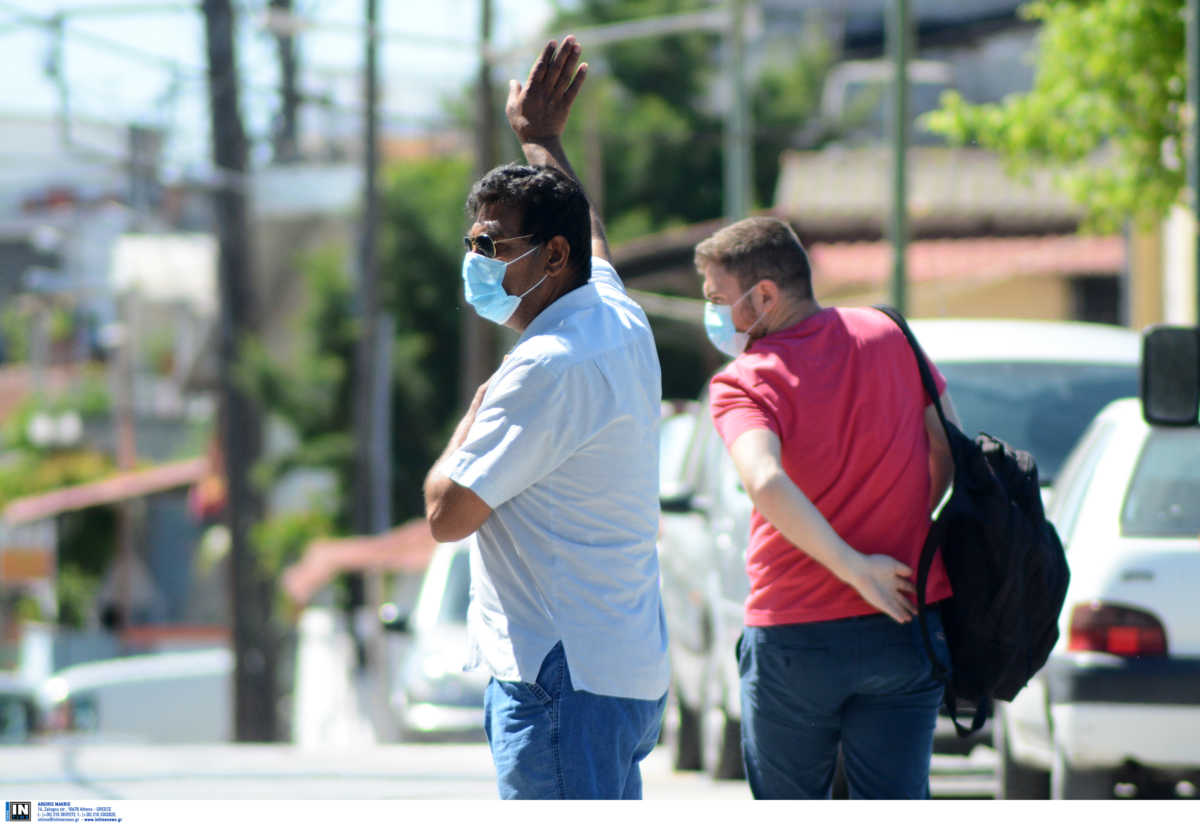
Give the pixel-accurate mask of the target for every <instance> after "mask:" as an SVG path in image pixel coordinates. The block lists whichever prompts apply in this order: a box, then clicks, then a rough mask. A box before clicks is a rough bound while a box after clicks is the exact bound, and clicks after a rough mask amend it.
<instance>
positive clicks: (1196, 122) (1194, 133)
mask: <svg viewBox="0 0 1200 824" xmlns="http://www.w3.org/2000/svg"><path fill="white" fill-rule="evenodd" d="M1187 67H1188V72H1187V75H1188V87H1187V97H1188V108H1189V109H1191V114H1192V118H1191V135H1190V137H1191V146H1190V147H1189V150H1188V185H1189V187H1190V188H1191V190H1192V218H1193V221H1192V231H1193V238H1194V241H1193V242H1194V243H1195V251H1194V254H1193V258H1194V263H1193V272H1192V288H1193V289H1194V290H1195V299H1196V306H1195V312H1196V323H1197V324H1200V0H1188V3H1187Z"/></svg>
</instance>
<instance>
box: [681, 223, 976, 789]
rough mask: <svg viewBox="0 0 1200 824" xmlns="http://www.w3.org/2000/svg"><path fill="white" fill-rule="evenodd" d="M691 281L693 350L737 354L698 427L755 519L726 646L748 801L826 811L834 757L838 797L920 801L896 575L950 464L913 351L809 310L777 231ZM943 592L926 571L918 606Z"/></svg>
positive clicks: (914, 692) (720, 237)
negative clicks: (839, 766) (795, 803)
mask: <svg viewBox="0 0 1200 824" xmlns="http://www.w3.org/2000/svg"><path fill="white" fill-rule="evenodd" d="M696 267H697V269H698V270H699V271H700V274H701V275H702V276H703V279H704V297H705V299H706V300H707V301H708V304H707V305H706V307H705V327H706V329H707V331H708V334H709V338H710V339H711V340H712V342H713V344H714V345H716V346H717V348H719V349H721V350H722V351H724V352H726V353H727V354H729V355H731V356H732V357H733V358H734V360H733V361H732V362H731V363H730V364H728V365H727V366H726V367H725V369H723V370H722V371H721V372H719V373H718V374H717V375H716V376H715V377H713V379H712V382H711V385H710V388H709V403H710V406H711V411H712V416H713V421H714V423H715V424H716V427H717V430H718V432H720V434H721V437H722V439H723V440H724V441H725V444H726V446H727V448H728V449H729V452H730V455H731V456H732V458H733V462H734V464H735V466H736V467H737V471H738V474H739V476H740V477H741V480H742V483H743V485H744V486H745V488H746V491H747V492H748V493H749V495H750V498H751V500H752V501H753V504H754V512H753V515H752V517H751V525H750V546H749V549H748V551H747V555H746V570H747V573H748V575H749V578H750V595H749V597H748V599H747V601H746V609H745V624H746V626H745V630H744V632H743V635H742V638H741V640H740V642H739V644H738V664H739V671H740V673H741V692H742V696H741V698H742V751H743V755H744V758H745V762H746V774H747V778H748V779H749V782H750V788H751V791H752V792H753V793H754V796H755V797H756V798H825V797H828V796H829V793H830V787H831V783H832V779H833V773H834V765H835V762H836V756H837V750H838V746H839V744H840V745H841V747H842V750H843V754H844V759H845V768H846V777H847V782H848V784H849V787H850V793H851V797H859V798H914V797H915V798H923V797H928V794H929V763H930V759H931V756H932V749H933V731H934V727H935V725H936V722H937V713H938V707H939V705H940V703H941V699H942V684H941V682H940V681H938V680H936V679H934V677H933V675H932V669H931V667H930V663H929V661H928V660H927V658H926V653H925V650H924V645H923V643H922V641H921V637H920V634H919V629H918V626H917V622H914V621H912V620H911V619H912V617H913V615H914V614H915V612H916V606H915V599H914V585H913V580H912V577H913V570H915V568H916V566H917V560H918V558H919V556H920V552H921V547H922V545H923V544H924V541H925V536H926V533H927V532H928V529H929V524H930V513H931V512H932V510H933V509H934V507H935V506H936V504H937V503H938V502H939V501H940V500H941V498H942V495H943V494H944V493H945V491H946V489H947V487H948V485H949V483H950V479H951V477H952V474H953V463H952V461H951V459H950V451H949V445H948V444H947V442H946V437H945V433H944V431H943V430H942V427H941V424H940V422H939V420H938V417H937V413H936V411H934V408H933V406H932V404H930V403H929V402H928V399H927V398H926V396H925V392H924V389H923V388H922V385H921V378H920V375H919V372H918V370H917V365H916V363H915V362H914V360H913V355H912V350H911V348H910V347H909V345H908V343H907V341H906V340H905V338H904V335H903V333H902V332H901V331H900V329H899V328H898V327H897V326H896V325H895V324H894V323H893V322H892V321H891V320H890V319H889V318H888V317H887V316H886V315H884V314H883V313H881V312H879V311H877V310H874V309H867V308H855V309H835V308H824V309H823V308H822V307H821V306H819V305H818V304H817V302H816V301H815V300H814V298H813V291H812V283H811V272H810V269H809V263H808V256H807V254H806V253H805V251H804V248H803V246H802V245H801V244H800V241H799V240H798V239H797V238H796V235H795V234H794V233H793V232H792V230H791V229H790V228H789V227H788V226H787V224H785V223H783V222H782V221H779V220H776V219H774V218H749V219H747V220H743V221H740V222H738V223H735V224H733V225H732V226H729V227H726V228H725V229H722V230H721V231H719V232H717V233H716V234H715V235H713V236H712V237H710V238H708V239H707V240H705V241H703V242H702V243H700V244H699V245H698V246H697V247H696ZM930 366H931V369H932V372H933V375H934V379H935V381H936V383H937V387H938V390H939V392H940V393H941V398H942V405H943V408H944V409H946V410H947V412H948V415H949V416H950V417H952V418H954V419H955V420H957V418H956V416H955V415H954V412H953V404H952V403H951V402H950V398H949V395H948V394H947V393H946V391H945V388H946V382H945V379H944V378H942V376H941V374H940V373H939V372H938V370H937V368H936V367H935V366H933V364H930ZM950 594H951V591H950V584H949V581H948V580H947V578H946V572H945V568H944V567H943V565H942V561H941V558H940V556H939V557H938V558H936V559H935V561H934V564H933V569H932V571H931V573H930V577H929V583H928V587H927V600H928V602H929V603H931V604H936V602H938V601H940V600H943V599H945V598H947V597H949V596H950ZM929 618H930V622H929V625H930V632H931V634H932V635H933V637H934V640H935V647H936V652H937V653H938V655H939V656H940V657H941V658H942V659H943V660H944V661H945V660H946V658H947V655H946V649H945V639H944V635H943V633H942V631H941V623H940V616H939V615H938V610H937V608H936V606H935V607H934V608H932V609H931V610H930V615H929Z"/></svg>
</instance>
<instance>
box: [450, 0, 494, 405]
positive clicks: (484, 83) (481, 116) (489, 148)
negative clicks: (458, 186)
mask: <svg viewBox="0 0 1200 824" xmlns="http://www.w3.org/2000/svg"><path fill="white" fill-rule="evenodd" d="M491 39H492V2H491V0H480V4H479V81H478V87H477V88H476V90H475V176H476V178H479V177H482V176H483V175H484V174H486V173H487V172H488V171H490V170H491V168H492V167H493V166H495V165H496V155H497V152H496V143H497V139H496V137H497V135H496V133H497V126H498V122H497V118H496V109H495V106H494V105H493V101H492V98H493V96H494V91H493V87H492V56H491ZM458 311H459V316H460V317H461V318H462V338H461V340H462V351H461V353H460V355H459V375H460V384H459V388H458V394H459V404H460V405H461V406H462V408H463V409H466V407H467V405H468V404H469V403H470V402H471V398H472V397H474V396H475V390H476V389H477V388H478V387H479V385H480V384H482V383H483V382H484V381H485V380H487V379H488V377H489V376H490V375H491V373H492V368H493V366H494V362H495V358H496V336H495V333H494V332H493V330H492V328H491V325H490V324H489V323H488V322H487V321H485V320H484V319H483V318H481V317H479V316H478V315H477V314H475V310H473V309H471V307H470V306H468V305H467V303H466V299H465V297H463V296H462V293H461V290H459V307H458Z"/></svg>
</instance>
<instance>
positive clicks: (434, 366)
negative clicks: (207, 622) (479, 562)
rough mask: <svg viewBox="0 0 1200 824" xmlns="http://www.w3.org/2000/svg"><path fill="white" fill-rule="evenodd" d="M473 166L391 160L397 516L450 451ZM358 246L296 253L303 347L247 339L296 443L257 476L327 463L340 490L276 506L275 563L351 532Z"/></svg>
mask: <svg viewBox="0 0 1200 824" xmlns="http://www.w3.org/2000/svg"><path fill="white" fill-rule="evenodd" d="M469 183H470V164H469V162H468V161H467V160H466V159H463V158H437V159H431V160H424V161H418V162H412V163H405V164H399V165H397V166H395V167H393V168H390V169H388V170H387V172H386V174H385V181H384V187H383V196H382V214H383V217H382V220H381V227H380V228H381V232H380V253H379V271H380V297H381V301H382V303H383V307H384V309H385V311H387V312H388V313H389V314H390V315H391V316H392V318H393V319H394V321H395V334H394V338H393V340H392V347H391V359H392V373H391V374H392V399H391V409H392V415H393V421H392V474H393V478H392V480H393V483H392V487H393V495H392V520H393V521H394V522H396V523H399V522H402V521H404V520H407V519H408V518H411V517H414V516H416V515H419V514H420V513H421V511H422V508H423V501H422V498H421V482H422V480H423V479H424V475H425V472H426V471H427V470H428V468H429V466H430V465H431V464H432V463H433V461H434V459H435V458H436V457H437V455H438V453H439V451H440V450H441V448H442V446H443V444H444V442H445V438H446V436H447V432H446V429H447V427H448V426H450V425H451V424H452V423H453V415H454V411H455V406H456V405H457V385H456V375H457V364H458V345H459V344H458V324H459V315H458V291H459V278H458V270H459V260H460V254H461V253H460V251H459V250H460V249H461V241H460V240H459V237H460V235H461V230H462V227H463V222H464V212H463V201H464V199H465V194H466V190H467V186H468V185H469ZM348 262H349V255H348V253H347V250H345V249H343V248H339V247H327V248H322V249H318V250H316V251H314V252H311V253H308V254H306V255H304V256H302V257H301V258H300V260H299V261H298V262H297V265H298V268H299V270H300V273H301V276H302V277H303V278H304V280H305V283H306V286H307V290H306V293H307V303H306V306H305V309H304V311H303V313H302V315H301V316H300V317H299V319H298V324H297V329H296V351H295V352H294V353H293V355H292V356H291V357H288V358H287V359H283V358H279V357H275V356H273V355H272V354H271V353H270V352H269V351H268V350H267V349H266V347H265V346H264V345H263V344H262V343H261V342H258V341H254V340H251V341H248V342H247V343H246V344H244V346H243V363H244V367H243V369H242V371H241V375H240V378H241V380H242V381H243V382H244V384H245V385H246V386H247V387H248V388H249V389H250V391H251V392H252V394H253V395H254V397H256V398H257V399H258V401H259V402H260V403H261V404H262V405H263V407H264V409H265V410H266V411H267V413H268V414H269V415H272V416H275V417H276V418H278V419H279V420H281V421H283V422H284V423H286V424H287V426H288V427H289V428H290V429H291V431H292V433H293V434H294V435H295V442H294V446H292V447H291V448H290V449H287V450H284V451H282V452H280V453H279V454H276V455H272V456H269V457H267V458H264V459H263V460H262V461H261V462H260V464H259V465H258V466H257V467H256V468H255V478H256V480H257V481H258V482H259V483H260V484H262V485H264V486H268V485H271V484H273V483H274V482H276V481H278V480H279V479H280V478H281V477H283V475H285V474H286V473H287V472H289V471H291V470H293V469H299V468H309V469H326V470H330V471H332V472H333V474H334V476H335V477H336V479H337V489H338V494H337V496H336V500H335V501H332V502H327V506H328V511H327V512H324V513H321V514H320V515H319V516H315V517H296V516H293V515H278V516H276V517H274V518H272V519H270V520H269V521H268V522H267V523H266V524H264V525H263V526H262V527H261V528H260V529H258V530H257V532H256V538H257V540H258V543H259V544H260V546H259V549H260V551H261V552H262V553H264V557H265V560H269V561H270V562H271V564H272V565H273V566H274V567H279V566H280V565H281V564H284V563H285V562H287V561H288V560H290V559H291V558H292V557H294V556H295V554H296V553H297V552H298V550H299V548H300V547H302V546H303V545H304V544H305V543H307V540H309V539H311V538H315V537H320V536H322V535H326V534H346V533H348V532H349V531H350V530H351V528H352V523H351V506H350V502H351V496H352V495H353V494H354V457H355V456H354V442H355V433H354V397H353V391H354V385H353V379H354V368H355V353H356V346H357V344H358V341H359V336H360V335H361V332H362V326H361V323H360V322H359V321H358V319H357V317H356V313H355V294H354V281H353V278H352V277H351V275H350V273H349V266H348Z"/></svg>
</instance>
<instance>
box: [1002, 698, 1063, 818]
mask: <svg viewBox="0 0 1200 824" xmlns="http://www.w3.org/2000/svg"><path fill="white" fill-rule="evenodd" d="M1007 727H1008V719H1007V718H1006V717H1005V714H1004V710H1003V709H1001V708H1000V707H999V706H997V707H996V710H995V714H994V715H993V717H992V745H993V747H994V748H995V750H996V756H997V762H998V763H997V766H996V798H998V799H1003V800H1012V799H1025V800H1040V801H1044V800H1046V799H1048V798H1050V773H1049V772H1047V771H1046V770H1039V769H1038V768H1037V767H1027V766H1025V765H1024V764H1021V763H1019V762H1017V761H1016V760H1015V759H1014V758H1013V757H1012V750H1011V749H1010V748H1009V746H1008V728H1007Z"/></svg>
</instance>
